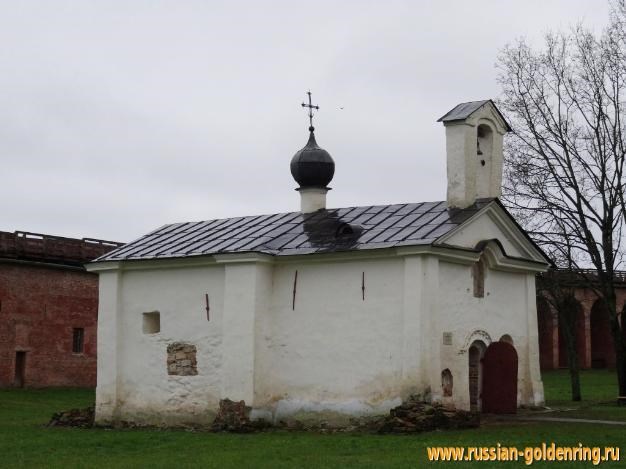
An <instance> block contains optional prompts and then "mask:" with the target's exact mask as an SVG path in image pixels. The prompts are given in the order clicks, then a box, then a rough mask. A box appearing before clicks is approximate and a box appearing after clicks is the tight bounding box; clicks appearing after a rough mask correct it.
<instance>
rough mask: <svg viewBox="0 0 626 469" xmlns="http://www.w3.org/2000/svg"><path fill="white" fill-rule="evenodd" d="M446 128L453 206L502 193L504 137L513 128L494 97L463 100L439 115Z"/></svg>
mask: <svg viewBox="0 0 626 469" xmlns="http://www.w3.org/2000/svg"><path fill="white" fill-rule="evenodd" d="M437 122H443V125H444V126H445V128H446V158H447V175H448V193H447V202H448V207H449V208H466V207H469V206H470V205H472V204H474V202H475V201H476V199H481V198H492V197H499V196H500V195H501V194H502V163H503V153H502V141H503V137H504V134H506V133H507V132H509V131H510V130H511V127H510V125H509V124H508V122H507V121H506V119H504V116H503V115H502V113H501V112H500V111H499V110H498V108H497V107H496V105H495V104H494V103H493V101H492V100H490V99H488V100H485V101H472V102H469V103H461V104H459V105H458V106H455V107H454V108H453V109H452V110H451V111H449V112H448V113H447V114H445V115H444V116H443V117H441V118H440V119H438V121H437Z"/></svg>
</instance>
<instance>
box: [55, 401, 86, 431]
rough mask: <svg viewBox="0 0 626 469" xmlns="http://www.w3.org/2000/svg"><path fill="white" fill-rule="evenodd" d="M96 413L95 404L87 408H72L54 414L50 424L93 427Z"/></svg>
mask: <svg viewBox="0 0 626 469" xmlns="http://www.w3.org/2000/svg"><path fill="white" fill-rule="evenodd" d="M94 415H95V409H94V407H93V406H92V407H87V408H85V409H72V410H66V411H64V412H57V413H56V414H54V415H53V416H52V418H51V419H50V422H48V426H49V427H78V428H91V427H93V420H94Z"/></svg>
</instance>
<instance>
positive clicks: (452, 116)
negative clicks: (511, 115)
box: [437, 99, 511, 131]
mask: <svg viewBox="0 0 626 469" xmlns="http://www.w3.org/2000/svg"><path fill="white" fill-rule="evenodd" d="M487 103H491V105H492V106H493V107H494V108H495V110H496V112H497V113H498V115H499V116H500V117H501V118H502V120H503V121H504V125H505V126H506V129H507V130H508V131H511V126H510V125H509V123H508V122H507V120H506V119H505V118H504V116H503V115H502V113H501V112H500V110H499V109H498V106H496V105H495V103H494V102H493V101H492V100H491V99H483V100H482V101H470V102H468V103H461V104H457V105H456V106H455V107H454V108H452V109H451V110H450V111H448V112H447V113H445V114H444V115H443V116H441V117H440V118H439V119H437V122H452V121H458V120H464V119H467V118H468V117H469V116H471V115H472V114H474V113H475V112H476V111H478V110H479V109H480V108H481V107H482V106H483V105H485V104H487Z"/></svg>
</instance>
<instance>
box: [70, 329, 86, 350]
mask: <svg viewBox="0 0 626 469" xmlns="http://www.w3.org/2000/svg"><path fill="white" fill-rule="evenodd" d="M84 346H85V329H83V328H82V327H77V328H74V337H73V340H72V352H74V353H83V349H84Z"/></svg>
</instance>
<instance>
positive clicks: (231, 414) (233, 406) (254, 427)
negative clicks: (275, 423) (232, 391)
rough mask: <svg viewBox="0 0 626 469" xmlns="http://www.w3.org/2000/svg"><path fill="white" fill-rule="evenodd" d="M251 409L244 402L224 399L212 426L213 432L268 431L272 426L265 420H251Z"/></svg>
mask: <svg viewBox="0 0 626 469" xmlns="http://www.w3.org/2000/svg"><path fill="white" fill-rule="evenodd" d="M250 410H251V409H250V407H248V406H247V405H246V403H245V402H244V401H238V402H236V401H231V400H230V399H222V400H221V401H220V409H219V410H218V412H217V415H216V416H215V420H214V421H213V423H212V424H211V431H214V432H233V433H251V432H256V431H259V430H263V429H266V428H268V427H269V426H270V424H269V423H267V422H265V421H264V420H255V421H252V420H250Z"/></svg>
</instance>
